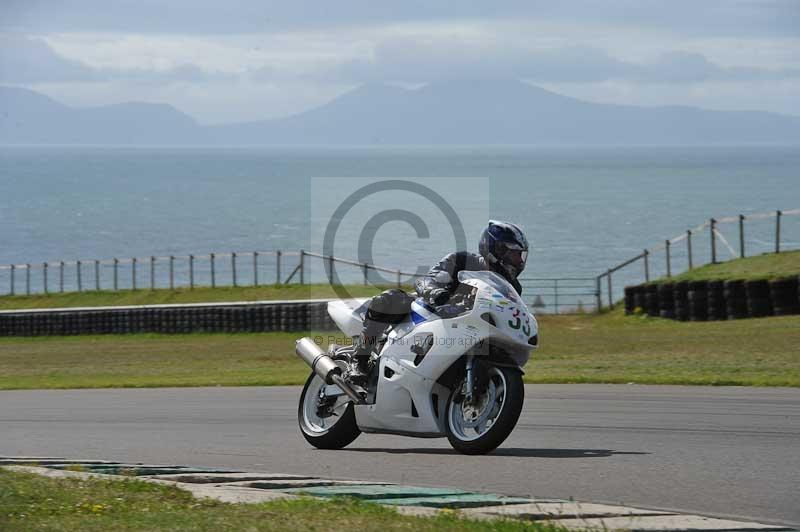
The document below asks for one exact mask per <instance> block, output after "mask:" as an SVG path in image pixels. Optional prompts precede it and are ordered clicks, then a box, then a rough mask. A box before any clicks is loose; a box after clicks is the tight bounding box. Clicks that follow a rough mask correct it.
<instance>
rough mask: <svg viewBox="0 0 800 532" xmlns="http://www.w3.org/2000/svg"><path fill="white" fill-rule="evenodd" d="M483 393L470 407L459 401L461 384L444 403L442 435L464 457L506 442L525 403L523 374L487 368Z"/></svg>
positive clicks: (489, 449) (481, 452) (483, 452)
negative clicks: (444, 434)
mask: <svg viewBox="0 0 800 532" xmlns="http://www.w3.org/2000/svg"><path fill="white" fill-rule="evenodd" d="M487 371H488V373H489V375H488V382H487V385H486V389H485V390H483V391H481V392H480V394H481V395H480V396H479V397H476V398H475V400H474V401H473V404H472V405H467V404H466V403H464V401H463V399H462V385H463V381H462V382H461V383H459V385H457V386H456V387H455V388H454V389H453V391H452V393H451V394H450V397H449V398H448V400H447V419H446V423H445V433H446V434H447V439H448V440H449V441H450V445H452V446H453V448H454V449H455V450H457V451H458V452H460V453H463V454H486V453H489V452H491V451H493V450H495V449H496V448H497V447H498V446H499V445H500V444H501V443H503V442H504V441H505V439H506V438H508V435H509V434H511V431H512V430H514V427H515V426H516V424H517V420H518V419H519V415H520V413H521V412H522V403H523V402H524V400H525V386H524V385H523V383H522V373H521V372H520V371H519V370H518V369H515V368H507V367H498V366H488V367H487Z"/></svg>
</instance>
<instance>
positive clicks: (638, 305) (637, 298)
mask: <svg viewBox="0 0 800 532" xmlns="http://www.w3.org/2000/svg"><path fill="white" fill-rule="evenodd" d="M646 296H647V294H646V293H645V290H644V285H639V286H638V287H637V290H636V292H634V293H633V307H634V310H636V309H639V311H641V312H644V311H645V309H646V308H647V300H646Z"/></svg>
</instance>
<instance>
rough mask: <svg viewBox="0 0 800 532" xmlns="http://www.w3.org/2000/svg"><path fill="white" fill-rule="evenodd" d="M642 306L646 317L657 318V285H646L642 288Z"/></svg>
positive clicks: (658, 310)
mask: <svg viewBox="0 0 800 532" xmlns="http://www.w3.org/2000/svg"><path fill="white" fill-rule="evenodd" d="M644 294H645V295H644V304H645V309H644V310H645V312H647V315H648V316H652V317H654V318H657V317H658V316H659V312H660V309H659V306H658V285H657V284H647V285H645V288H644Z"/></svg>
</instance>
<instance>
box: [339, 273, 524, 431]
mask: <svg viewBox="0 0 800 532" xmlns="http://www.w3.org/2000/svg"><path fill="white" fill-rule="evenodd" d="M459 281H460V282H461V284H462V285H468V286H472V287H473V289H472V291H471V294H470V296H469V300H470V301H469V304H470V305H471V306H470V305H467V306H465V307H464V308H463V309H462V311H461V312H460V313H459V314H458V315H456V316H454V317H447V318H440V317H438V316H436V315H432V312H431V310H432V309H430V308H429V307H427V306H426V305H425V304H424V303H423V302H422V300H417V301H416V302H415V303H414V305H412V312H411V314H410V315H409V317H408V318H407V319H405V320H404V321H403V322H401V323H399V324H397V325H395V326H394V327H393V329H392V330H391V332H390V333H389V335H388V338H387V341H386V343H385V344H384V346H383V349H382V350H381V353H380V358H379V359H378V360H379V367H378V384H377V390H376V394H375V400H374V403H373V404H357V405H355V417H356V423H357V425H358V428H359V429H361V430H362V431H364V432H381V433H391V434H403V435H407V436H416V437H441V436H444V435H445V423H446V421H445V414H446V412H445V411H446V404H447V400H448V397H449V395H450V393H451V390H450V389H448V388H447V387H445V386H443V385H442V384H439V383H438V382H437V380H438V379H439V378H440V377H441V376H442V375H443V374H444V373H445V372H446V371H447V370H448V369H449V368H450V367H451V366H452V365H453V364H455V363H456V362H457V361H458V360H459V359H461V357H462V356H464V355H465V354H467V353H469V354H471V355H475V356H476V357H479V358H484V357H485V359H487V360H491V361H492V363H498V364H504V365H512V364H513V365H515V366H517V367H518V368H520V369H522V367H523V366H524V365H525V364H526V363H527V361H528V359H529V358H530V352H531V350H532V349H534V348H535V347H536V344H537V343H538V342H537V340H538V338H537V332H538V324H537V323H536V319H535V318H534V316H533V314H531V313H530V312H528V309H527V308H526V306H525V304H524V302H523V301H522V300H521V298H520V297H519V296H518V295H517V293H516V292H515V291H514V289H513V287H511V285H510V284H508V282H506V281H505V280H504V279H503V278H502V277H500V276H499V275H497V274H495V273H493V272H488V271H480V272H466V271H465V272H461V273H460V274H459ZM365 310H366V300H351V301H349V302H345V301H334V302H331V303H329V304H328V312H329V314H330V316H331V318H332V319H333V320H334V322H335V323H336V324H337V325H338V326H339V328H340V329H342V331H343V332H344V333H345V334H347V335H349V336H351V337H352V336H357V335H358V334H359V332H360V330H361V324H362V322H363V316H364V312H365ZM415 322H416V323H415ZM428 345H429V347H428V348H427V350H426V349H423V348H424V347H426V346H428ZM415 346H418V347H416V348H415ZM490 346H493V349H492V350H490ZM497 348H499V349H500V351H501V352H502V353H503V355H504V359H503V360H492V359H491V357H492V356H494V355H490V353H495V349H497ZM423 351H425V352H424V354H421V353H422V352H423Z"/></svg>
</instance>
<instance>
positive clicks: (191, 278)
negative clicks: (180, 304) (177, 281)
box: [189, 255, 194, 290]
mask: <svg viewBox="0 0 800 532" xmlns="http://www.w3.org/2000/svg"><path fill="white" fill-rule="evenodd" d="M189 290H194V255H189Z"/></svg>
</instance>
